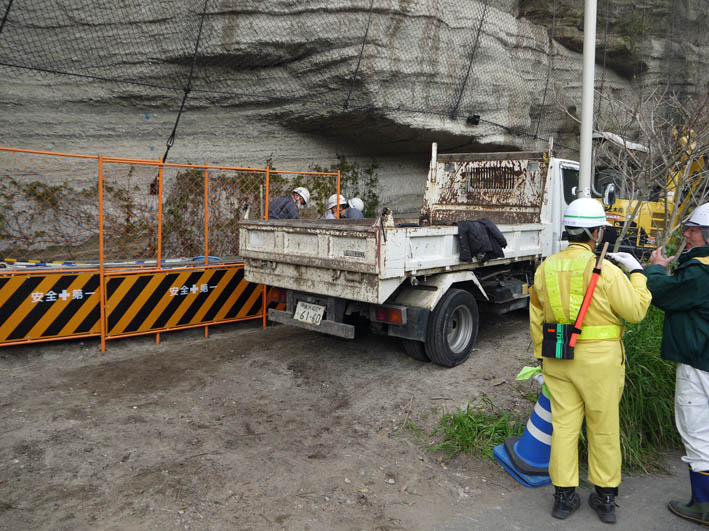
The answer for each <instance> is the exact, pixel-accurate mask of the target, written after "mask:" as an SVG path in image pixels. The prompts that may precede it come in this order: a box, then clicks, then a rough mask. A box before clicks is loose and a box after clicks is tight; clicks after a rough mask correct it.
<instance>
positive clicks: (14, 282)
mask: <svg viewBox="0 0 709 531" xmlns="http://www.w3.org/2000/svg"><path fill="white" fill-rule="evenodd" d="M98 286H99V276H98V274H96V273H76V274H61V273H56V274H42V275H15V276H0V342H2V343H6V342H12V341H28V340H33V339H35V340H37V339H46V338H53V337H65V336H75V335H88V334H99V333H100V331H101V330H100V325H99V317H100V310H99V300H100V296H99V289H98Z"/></svg>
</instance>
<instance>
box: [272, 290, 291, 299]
mask: <svg viewBox="0 0 709 531" xmlns="http://www.w3.org/2000/svg"><path fill="white" fill-rule="evenodd" d="M271 302H278V303H285V302H288V290H285V289H281V288H271Z"/></svg>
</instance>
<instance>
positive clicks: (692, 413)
mask: <svg viewBox="0 0 709 531" xmlns="http://www.w3.org/2000/svg"><path fill="white" fill-rule="evenodd" d="M683 232H684V238H685V241H686V250H685V251H684V252H683V253H682V254H681V255H680V256H679V260H678V267H677V269H676V270H675V272H674V273H673V274H672V275H668V274H667V266H668V265H669V263H670V261H671V258H667V257H666V256H665V255H664V253H663V249H662V248H659V249H656V250H655V251H653V253H652V255H651V256H650V264H651V265H649V266H648V267H646V268H645V275H646V276H647V287H648V289H649V290H650V292H651V293H652V303H653V304H654V305H655V306H657V307H658V308H660V309H661V310H664V312H665V321H664V325H663V331H662V349H661V351H662V358H663V359H666V360H672V361H676V362H677V363H678V365H677V383H676V385H675V424H676V425H677V430H678V431H679V434H680V435H681V437H682V442H683V443H684V448H685V451H686V455H685V456H684V457H682V461H684V462H685V463H687V464H688V465H689V479H690V484H691V487H692V497H691V499H690V501H689V503H687V504H683V503H680V502H678V501H671V502H670V503H669V504H668V508H669V509H670V511H672V512H673V513H675V514H676V515H677V516H679V517H681V518H685V519H687V520H691V521H693V522H695V523H700V524H703V525H708V526H709V203H704V204H703V205H701V206H699V207H697V209H696V210H695V211H694V212H693V213H692V216H691V217H690V218H689V220H688V221H687V222H686V223H685V225H684V231H683Z"/></svg>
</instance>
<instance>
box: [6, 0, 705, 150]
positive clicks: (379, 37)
mask: <svg viewBox="0 0 709 531" xmlns="http://www.w3.org/2000/svg"><path fill="white" fill-rule="evenodd" d="M566 3H567V4H568V2H566ZM539 4H545V3H544V2H520V4H519V6H520V7H519V13H518V16H515V15H513V14H511V13H512V12H513V11H514V9H513V7H509V6H507V4H504V5H502V6H499V5H498V4H497V3H494V2H490V0H480V1H472V0H441V1H435V2H434V1H424V0H418V1H411V2H400V1H395V0H350V1H344V0H312V1H309V2H301V3H296V2H287V1H284V0H281V1H279V0H271V1H257V0H251V1H238V2H237V1H236V0H153V1H151V2H142V1H138V0H133V1H126V2H118V3H117V2H115V1H108V0H71V1H66V0H14V1H13V0H0V16H1V17H2V26H0V71H4V72H2V73H3V75H5V76H8V77H11V76H12V75H13V72H18V71H22V72H24V73H28V72H34V73H43V74H46V75H50V76H58V77H59V78H60V79H63V80H64V81H65V82H67V83H71V84H74V85H77V84H81V83H86V84H91V83H97V82H101V83H107V84H108V87H109V89H108V90H109V94H107V95H106V97H107V98H109V97H110V90H111V87H114V88H115V95H116V96H120V98H122V99H127V100H130V98H131V97H132V96H142V97H144V96H145V94H146V93H148V94H150V95H151V96H152V97H154V98H156V101H160V100H159V98H162V99H163V101H164V102H165V105H166V106H168V105H169V106H170V107H171V108H174V106H175V102H176V101H177V102H180V101H183V99H184V100H186V101H187V105H189V104H190V102H193V101H195V100H199V104H200V105H205V104H206V105H220V106H235V107H242V108H246V107H251V106H264V107H266V106H267V107H268V108H269V109H279V108H280V109H284V110H287V111H288V112H289V113H290V114H289V116H291V117H293V116H295V117H297V116H298V112H297V111H294V110H293V109H294V108H296V107H301V108H309V109H317V112H318V113H320V114H321V115H327V114H328V113H330V114H333V113H334V114H337V113H340V114H342V115H345V116H346V115H347V113H350V112H353V111H354V112H357V113H362V112H369V111H372V112H374V113H377V114H379V115H387V114H392V113H397V115H398V116H399V117H401V116H402V115H405V116H406V118H405V119H404V121H408V122H409V123H411V124H412V125H414V126H415V125H416V122H417V120H420V119H426V117H429V118H434V119H436V120H438V123H439V125H440V124H450V123H452V124H454V125H455V124H458V126H460V125H462V124H467V125H468V126H476V127H479V129H477V130H476V131H475V134H479V133H481V132H482V131H483V130H487V131H489V130H498V129H499V130H500V131H507V132H512V133H514V134H516V135H521V136H527V137H529V138H531V139H546V138H547V137H548V135H549V132H551V131H559V130H560V129H563V127H564V121H565V120H566V116H565V114H564V111H563V110H562V109H561V107H562V106H560V105H559V102H558V101H557V100H558V94H557V92H555V91H556V89H557V88H558V87H559V86H561V85H564V86H565V90H566V91H567V94H568V95H569V97H570V98H571V99H577V100H578V99H579V98H580V96H579V94H580V82H579V79H578V76H576V75H575V74H570V72H571V70H572V69H571V68H570V67H569V65H570V64H571V63H572V62H575V63H577V64H578V62H579V61H580V58H579V56H578V52H580V50H574V47H575V46H576V45H577V44H578V40H577V39H576V40H574V38H573V36H571V37H570V36H569V35H568V25H567V26H566V27H567V31H566V32H559V31H558V28H559V27H560V25H559V24H557V19H559V20H561V19H562V18H564V17H567V18H568V17H569V16H570V10H569V7H568V5H565V3H564V2H563V1H562V0H549V1H548V2H546V4H548V5H545V9H542V10H539V9H538V5H539ZM578 4H579V7H578V9H581V2H578ZM688 4H692V2H680V1H679V0H668V3H667V6H666V9H664V10H662V9H660V10H658V9H655V8H652V9H651V8H649V7H647V8H643V7H639V6H635V5H634V4H629V3H627V2H620V0H599V2H598V12H599V23H598V43H599V55H598V56H597V63H598V64H599V65H606V63H608V65H610V66H611V68H614V69H615V71H617V72H620V74H621V75H622V76H623V77H625V78H626V79H627V78H628V77H629V76H632V75H633V74H635V73H642V70H643V68H644V67H643V65H644V64H645V61H644V58H643V53H645V54H647V53H650V52H649V51H638V50H640V48H641V44H642V43H647V42H648V40H649V39H651V38H653V37H662V38H667V40H668V42H670V45H668V46H669V48H670V49H669V50H667V53H666V56H667V68H666V71H665V72H664V74H663V75H661V76H659V77H658V79H657V80H656V82H657V83H668V84H669V83H673V82H674V81H675V80H677V79H679V78H682V79H685V80H686V79H687V78H689V79H690V80H691V78H692V76H694V77H695V78H696V77H697V76H700V75H704V76H705V75H706V74H703V73H702V71H703V70H705V69H703V68H701V67H700V66H698V65H693V64H688V63H687V59H686V57H687V54H682V53H680V52H681V51H682V50H681V49H680V48H681V47H685V48H687V47H689V48H695V49H699V50H701V49H707V47H708V46H709V39H708V37H707V33H708V32H706V31H705V29H704V28H703V26H702V25H701V24H699V23H697V24H689V25H688V23H687V22H686V21H687V20H692V13H689V12H688V10H691V8H690V7H688ZM510 5H511V4H510ZM505 6H507V7H505ZM683 9H684V12H682V10H683ZM508 11H509V12H508ZM668 13H669V14H670V15H671V16H665V15H667V14H668ZM697 15H698V18H700V19H701V18H702V17H703V14H701V15H702V16H701V17H699V15H700V14H699V13H698V14H697ZM550 19H551V20H550ZM658 19H659V20H661V21H662V22H658ZM530 20H531V21H532V22H534V23H535V24H536V26H534V25H533V24H529V23H528V22H529V21H530ZM609 21H612V23H611V24H612V25H613V26H618V24H624V26H623V27H622V28H620V30H622V31H620V34H621V35H622V36H623V39H625V41H624V44H623V46H625V47H626V48H627V50H628V52H629V56H630V57H632V60H630V61H628V62H627V64H623V63H620V62H618V60H617V57H615V56H614V55H613V54H614V53H615V50H617V49H618V46H617V43H615V44H613V43H611V45H612V46H614V47H613V48H612V52H613V53H609V37H608V36H609ZM618 21H621V22H618ZM680 21H685V22H684V23H682V22H680ZM523 22H524V23H523ZM658 24H659V26H658ZM611 29H615V30H618V29H619V28H618V27H614V28H611ZM618 33H619V32H618V31H615V33H614V35H616V37H617V34H618ZM679 35H681V39H679V38H674V36H679ZM574 43H576V44H574ZM678 43H679V44H678ZM636 48H637V50H635V49H636ZM649 49H650V47H647V46H645V48H644V50H649ZM634 51H635V53H633V52H634ZM537 56H539V57H541V58H542V59H543V63H542V66H541V68H540V65H539V62H538V61H537V62H536V63H535V61H534V60H533V59H534V57H537ZM613 61H615V63H613ZM544 63H545V64H544ZM611 63H613V64H611ZM680 74H681V75H680ZM41 77H42V78H43V77H44V76H41ZM38 83H42V81H41V80H40V81H38ZM685 86H686V83H685ZM692 86H694V87H699V86H701V84H700V83H694V84H693V85H692ZM597 88H598V89H599V90H601V91H603V90H608V91H611V90H613V80H612V79H608V78H606V71H605V70H603V69H599V71H598V72H597ZM43 89H44V90H52V88H51V86H46V84H45V86H44V88H43ZM79 97H80V96H79ZM183 104H184V101H183ZM567 107H568V106H567ZM520 109H522V110H526V112H520ZM579 111H580V109H579ZM274 112H275V113H276V114H277V111H274ZM312 116H313V113H312V112H309V113H308V117H309V118H312ZM473 133H474V131H472V130H471V131H470V132H469V133H468V134H473Z"/></svg>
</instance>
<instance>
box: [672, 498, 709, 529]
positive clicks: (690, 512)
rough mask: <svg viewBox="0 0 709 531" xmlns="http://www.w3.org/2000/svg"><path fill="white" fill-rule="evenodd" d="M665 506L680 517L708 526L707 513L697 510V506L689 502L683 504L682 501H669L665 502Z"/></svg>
mask: <svg viewBox="0 0 709 531" xmlns="http://www.w3.org/2000/svg"><path fill="white" fill-rule="evenodd" d="M667 508H668V509H669V510H670V511H672V512H673V513H674V514H676V515H677V516H679V517H680V518H684V519H685V520H690V521H692V522H694V523H695V524H701V525H705V526H707V527H709V513H702V512H701V511H699V510H697V509H699V507H697V506H696V505H695V504H692V503H691V502H690V503H689V504H687V505H685V504H684V503H682V502H678V501H671V502H670V503H668V504H667Z"/></svg>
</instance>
